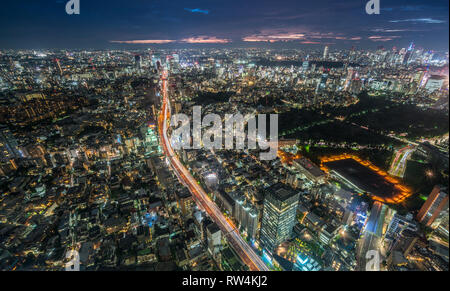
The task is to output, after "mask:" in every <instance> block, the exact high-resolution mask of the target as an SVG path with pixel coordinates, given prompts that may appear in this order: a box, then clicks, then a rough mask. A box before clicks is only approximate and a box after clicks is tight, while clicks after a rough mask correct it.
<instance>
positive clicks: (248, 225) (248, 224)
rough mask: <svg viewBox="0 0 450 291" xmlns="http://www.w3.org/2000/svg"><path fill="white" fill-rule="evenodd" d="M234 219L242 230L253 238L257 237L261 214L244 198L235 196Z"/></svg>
mask: <svg viewBox="0 0 450 291" xmlns="http://www.w3.org/2000/svg"><path fill="white" fill-rule="evenodd" d="M234 200H235V201H236V203H235V204H234V218H235V219H236V221H237V223H238V225H239V228H240V230H242V231H245V232H246V233H247V235H248V236H249V237H251V238H255V237H256V232H257V230H258V221H259V213H258V211H257V210H256V208H255V207H254V206H253V205H252V204H251V203H250V202H248V201H246V199H245V198H244V197H243V196H235V197H234Z"/></svg>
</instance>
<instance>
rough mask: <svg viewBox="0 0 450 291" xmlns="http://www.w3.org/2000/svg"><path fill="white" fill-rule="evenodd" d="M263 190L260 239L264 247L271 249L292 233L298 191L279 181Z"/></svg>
mask: <svg viewBox="0 0 450 291" xmlns="http://www.w3.org/2000/svg"><path fill="white" fill-rule="evenodd" d="M265 192H266V195H265V198H264V209H263V218H262V224H261V235H260V241H261V244H262V245H263V247H264V248H266V249H267V250H269V251H273V250H274V249H275V248H276V247H277V246H278V245H279V244H280V243H282V242H284V241H286V240H288V239H289V238H290V237H291V235H292V229H293V227H294V225H295V218H296V213H297V206H298V201H299V193H298V192H294V191H293V190H292V189H289V188H287V187H286V186H284V185H283V184H280V183H278V184H275V185H273V186H271V187H269V188H268V189H266V191H265Z"/></svg>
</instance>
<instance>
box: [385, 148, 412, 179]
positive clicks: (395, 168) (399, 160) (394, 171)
mask: <svg viewBox="0 0 450 291" xmlns="http://www.w3.org/2000/svg"><path fill="white" fill-rule="evenodd" d="M414 150H415V148H414V147H412V146H407V147H404V148H401V149H400V150H398V151H397V153H396V154H395V158H394V160H393V162H392V164H391V168H390V169H389V174H391V175H393V176H396V177H400V178H402V177H403V175H404V174H405V170H406V162H407V161H408V159H409V158H410V157H411V155H412V153H413V152H414Z"/></svg>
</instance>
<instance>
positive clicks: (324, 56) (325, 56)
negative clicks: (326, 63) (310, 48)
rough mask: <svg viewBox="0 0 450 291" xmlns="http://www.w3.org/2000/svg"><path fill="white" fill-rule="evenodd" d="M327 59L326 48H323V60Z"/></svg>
mask: <svg viewBox="0 0 450 291" xmlns="http://www.w3.org/2000/svg"><path fill="white" fill-rule="evenodd" d="M327 57H328V46H325V49H324V50H323V59H324V60H326V59H327Z"/></svg>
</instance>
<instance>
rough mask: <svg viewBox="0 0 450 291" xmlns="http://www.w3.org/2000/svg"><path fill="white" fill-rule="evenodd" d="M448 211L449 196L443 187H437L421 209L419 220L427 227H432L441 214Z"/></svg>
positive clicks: (418, 215)
mask: <svg viewBox="0 0 450 291" xmlns="http://www.w3.org/2000/svg"><path fill="white" fill-rule="evenodd" d="M447 209H448V194H447V193H445V192H444V188H443V187H442V186H439V185H436V186H434V188H433V191H431V194H430V196H428V199H427V201H425V203H424V204H423V206H422V208H420V210H419V213H418V214H417V220H418V221H419V222H420V223H423V224H424V225H426V226H432V225H433V222H434V221H435V220H436V219H437V218H439V217H440V215H441V213H442V212H444V211H446V210H447Z"/></svg>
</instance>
